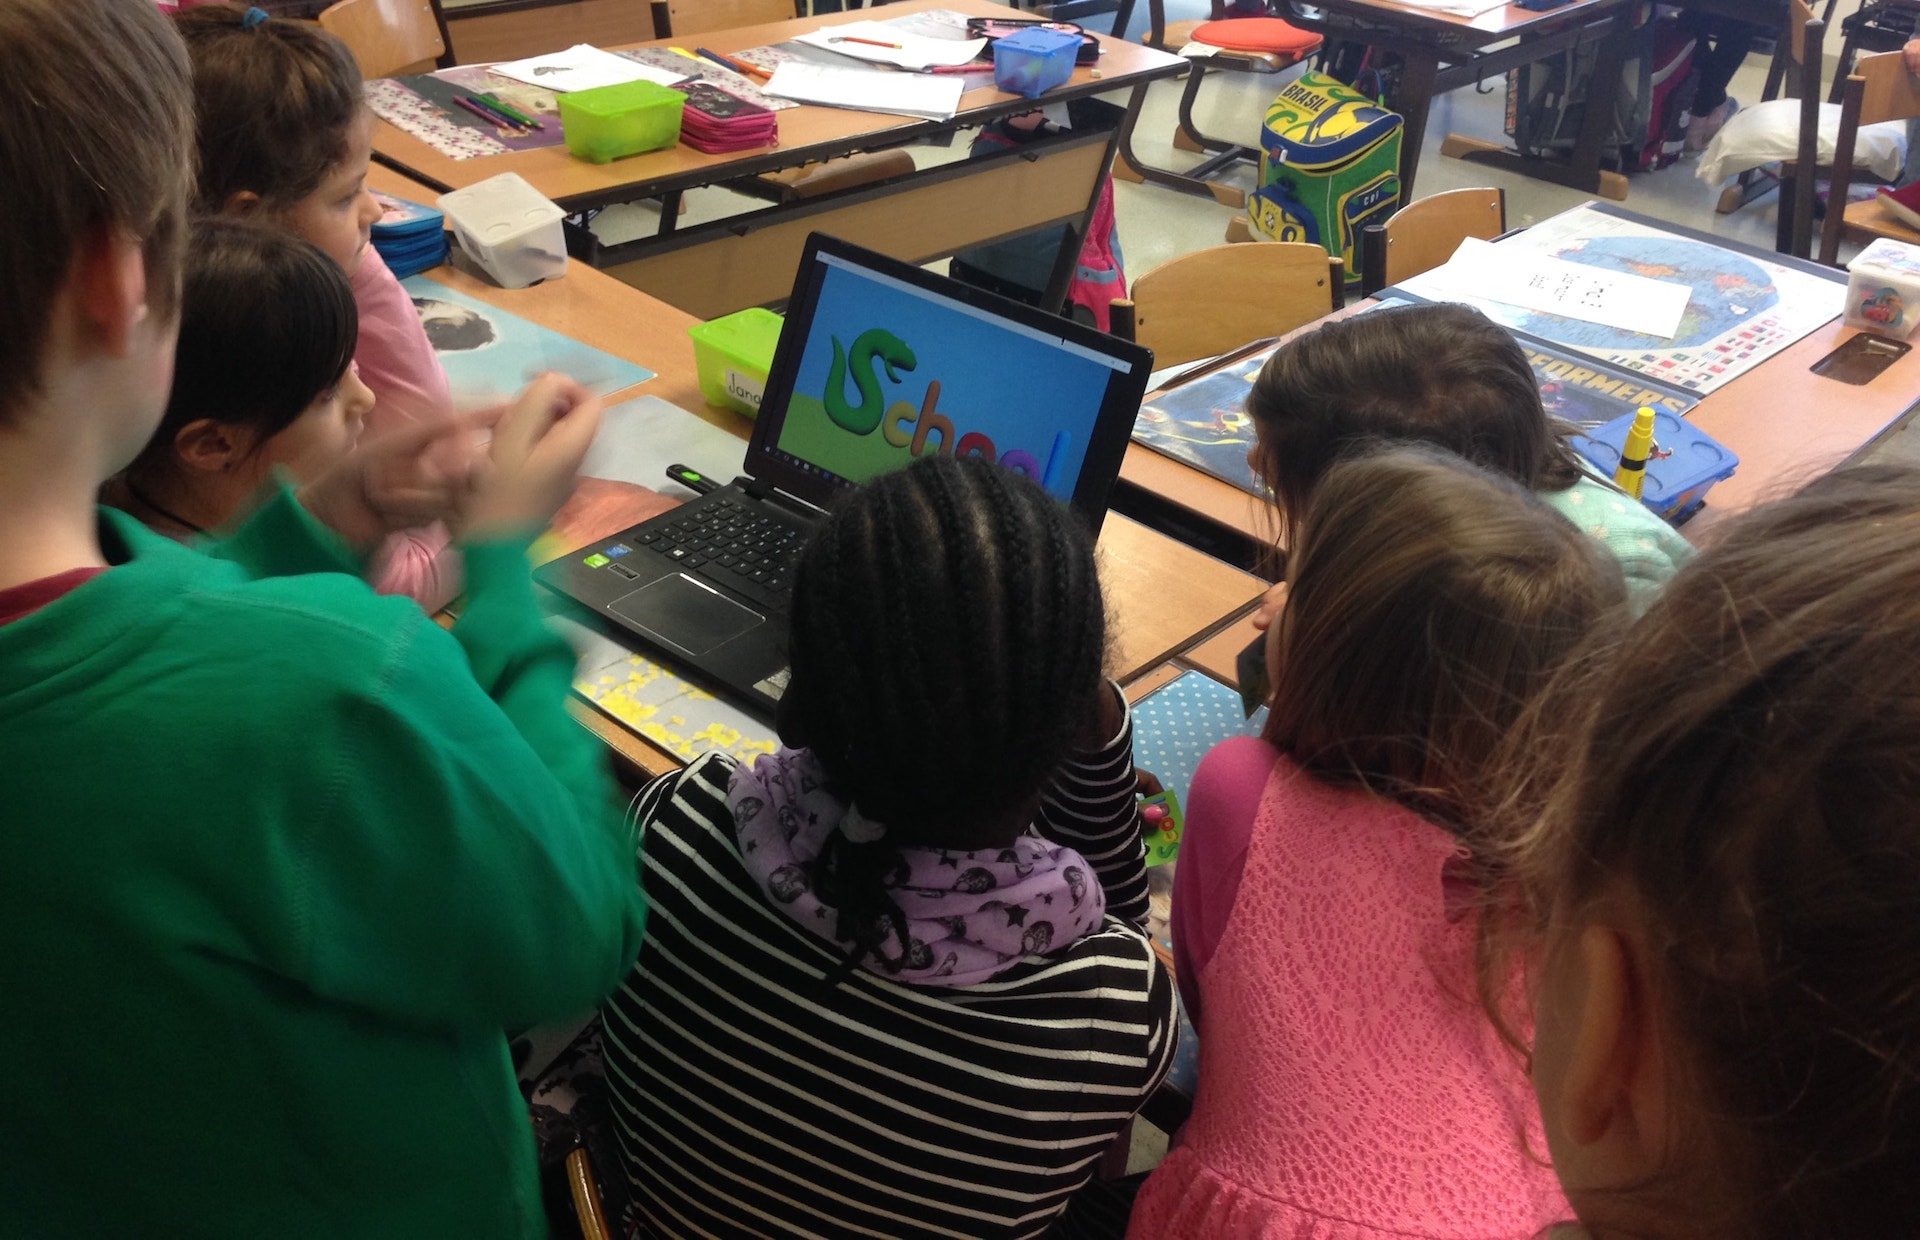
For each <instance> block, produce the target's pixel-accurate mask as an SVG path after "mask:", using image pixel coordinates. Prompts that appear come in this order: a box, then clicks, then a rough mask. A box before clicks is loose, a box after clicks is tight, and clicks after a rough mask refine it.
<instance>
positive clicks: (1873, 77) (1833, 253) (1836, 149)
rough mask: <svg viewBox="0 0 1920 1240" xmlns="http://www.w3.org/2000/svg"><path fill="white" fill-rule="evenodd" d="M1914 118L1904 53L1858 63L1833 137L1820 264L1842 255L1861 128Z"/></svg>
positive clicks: (1919, 98)
mask: <svg viewBox="0 0 1920 1240" xmlns="http://www.w3.org/2000/svg"><path fill="white" fill-rule="evenodd" d="M1916 116H1920V82H1916V81H1915V80H1914V76H1913V75H1912V74H1910V73H1908V72H1907V66H1906V60H1905V57H1904V56H1903V55H1902V54H1901V53H1899V52H1881V53H1880V54H1879V55H1877V56H1863V57H1861V58H1860V59H1859V60H1857V61H1855V62H1854V64H1853V72H1852V74H1850V75H1849V76H1848V77H1847V80H1846V82H1845V83H1844V84H1843V86H1842V88H1841V94H1840V129H1839V132H1838V133H1836V134H1835V135H1834V142H1833V175H1832V178H1831V181H1832V184H1831V187H1830V188H1829V189H1828V191H1827V201H1828V203H1829V204H1831V205H1830V206H1829V207H1828V210H1827V219H1826V224H1825V226H1824V227H1823V228H1822V229H1821V231H1820V261H1821V262H1823V263H1833V262H1835V261H1836V260H1837V259H1838V258H1839V257H1840V234H1841V231H1842V228H1843V227H1844V224H1845V219H1846V211H1845V205H1846V201H1847V186H1848V184H1849V183H1850V182H1851V181H1852V180H1853V150H1854V142H1855V140H1856V139H1857V138H1858V137H1859V135H1860V126H1862V125H1878V124H1881V123H1882V122H1884V121H1904V120H1911V119H1912V118H1913V117H1916ZM1909 158H1911V156H1909Z"/></svg>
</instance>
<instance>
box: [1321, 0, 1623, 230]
mask: <svg viewBox="0 0 1920 1240" xmlns="http://www.w3.org/2000/svg"><path fill="white" fill-rule="evenodd" d="M1285 3H1286V9H1287V12H1286V13H1284V14H1283V16H1285V17H1286V19H1287V20H1288V21H1290V22H1292V23H1293V24H1294V25H1297V26H1301V27H1303V28H1305V29H1308V30H1317V31H1319V32H1321V33H1322V34H1324V35H1326V36H1327V37H1328V38H1330V39H1333V38H1338V39H1350V40H1352V41H1354V42H1357V43H1365V44H1368V45H1370V46H1372V47H1375V48H1378V49H1380V50H1381V51H1386V52H1395V53H1398V54H1399V55H1400V57H1401V58H1402V60H1403V62H1404V65H1403V68H1402V69H1401V74H1400V85H1399V87H1398V89H1397V90H1396V91H1395V92H1394V95H1393V97H1392V98H1391V99H1390V100H1388V103H1389V105H1390V106H1391V107H1392V108H1393V109H1394V110H1395V111H1396V112H1399V113H1400V115H1401V116H1402V117H1404V118H1405V120H1406V130H1405V132H1404V134H1403V135H1402V138H1401V147H1400V194H1401V201H1403V202H1412V201H1413V187H1414V174H1415V172H1416V171H1418V169H1419V166H1420V145H1421V142H1422V141H1423V140H1424V138H1425V136H1426V130H1427V112H1428V109H1429V107H1430V106H1431V104H1432V101H1433V97H1434V96H1435V95H1438V94H1444V93H1445V92H1447V91H1450V90H1458V89H1459V88H1460V87H1462V86H1474V85H1478V84H1479V83H1481V82H1483V81H1488V80H1494V79H1497V78H1499V77H1500V75H1502V74H1504V73H1506V71H1507V70H1509V69H1512V68H1516V67H1518V66H1520V65H1525V64H1531V63H1533V62H1535V61H1537V60H1539V59H1541V58H1542V57H1544V56H1548V55H1551V54H1552V53H1554V52H1558V51H1564V50H1566V49H1567V48H1570V47H1572V46H1574V45H1575V44H1576V43H1580V42H1585V41H1589V40H1598V41H1599V44H1600V46H1599V54H1598V58H1597V59H1596V61H1595V64H1594V71H1593V81H1594V82H1596V83H1599V84H1601V89H1600V91H1598V92H1596V93H1593V94H1590V95H1589V96H1588V103H1587V107H1586V112H1585V115H1584V116H1583V118H1582V121H1581V128H1580V134H1579V137H1578V140H1577V141H1576V143H1575V145H1574V149H1573V152H1572V154H1571V155H1570V156H1569V157H1568V159H1567V160H1566V162H1564V163H1561V162H1558V161H1554V160H1546V159H1533V158H1526V157H1522V156H1521V155H1519V153H1518V152H1514V151H1509V150H1506V149H1504V148H1501V147H1497V146H1493V145H1491V144H1487V143H1480V142H1475V141H1473V140H1471V139H1466V138H1457V137H1449V138H1448V139H1447V144H1446V146H1444V147H1443V148H1442V149H1443V150H1444V151H1445V153H1447V154H1449V155H1457V156H1459V157H1461V158H1472V159H1474V160H1476V161H1478V162H1484V163H1491V164H1495V165H1497V166H1500V167H1503V168H1506V169H1507V170H1508V171H1512V172H1520V173H1523V174H1525V175H1527V176H1531V177H1537V178H1539V179H1541V180H1546V181H1552V182H1554V183H1556V184H1559V185H1567V186H1571V187H1573V188H1574V189H1579V190H1583V191H1585V192H1587V193H1590V194H1595V193H1597V194H1602V195H1604V196H1606V197H1608V198H1625V197H1626V196H1627V182H1626V178H1625V177H1624V176H1621V175H1620V174H1619V173H1610V172H1602V171H1601V169H1600V156H1601V154H1602V150H1601V145H1602V143H1603V142H1604V141H1605V138H1606V131H1607V129H1608V128H1609V127H1610V126H1611V125H1612V121H1613V98H1614V93H1615V92H1616V91H1617V90H1618V89H1619V82H1620V68H1621V65H1622V63H1623V62H1624V61H1625V58H1626V50H1627V42H1628V38H1629V36H1630V35H1631V34H1632V32H1633V17H1634V12H1635V10H1636V9H1637V8H1638V5H1637V4H1636V3H1634V2H1633V0H1569V2H1568V3H1566V4H1563V5H1561V6H1560V7H1559V8H1557V9H1552V10H1549V11H1547V12H1543V13H1536V12H1533V11H1532V10H1529V9H1523V8H1521V7H1520V6H1518V5H1515V4H1509V5H1505V6H1502V7H1501V8H1497V9H1491V10H1489V11H1487V12H1485V13H1482V14H1480V16H1478V17H1473V18H1467V17H1459V16H1456V15H1454V14H1450V13H1437V12H1434V11H1433V10H1431V9H1421V8H1414V7H1412V6H1410V5H1406V4H1401V3H1398V2H1397V0H1285Z"/></svg>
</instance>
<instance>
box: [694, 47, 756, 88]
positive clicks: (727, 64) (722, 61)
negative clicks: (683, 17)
mask: <svg viewBox="0 0 1920 1240" xmlns="http://www.w3.org/2000/svg"><path fill="white" fill-rule="evenodd" d="M693 50H694V51H696V52H698V53H700V54H701V55H702V56H705V57H706V58H707V59H708V60H711V61H712V62H713V63H714V64H716V65H719V66H720V67H721V68H722V69H731V70H733V71H734V72H735V73H739V74H743V75H744V76H746V77H750V78H756V79H758V80H760V81H763V82H764V81H765V80H766V79H768V78H770V77H772V76H773V75H772V74H771V73H768V72H767V71H766V70H765V69H762V68H761V67H760V66H759V65H750V64H748V63H747V62H746V61H744V60H735V59H734V58H733V57H731V56H722V55H721V54H720V53H719V52H716V51H713V50H711V49H709V48H704V47H696V48H694V49H693Z"/></svg>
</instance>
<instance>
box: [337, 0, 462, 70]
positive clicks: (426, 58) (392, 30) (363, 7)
mask: <svg viewBox="0 0 1920 1240" xmlns="http://www.w3.org/2000/svg"><path fill="white" fill-rule="evenodd" d="M320 28H321V29H323V30H325V31H326V32H327V33H328V34H331V35H333V36H335V37H336V38H338V39H339V40H340V41H341V42H342V43H345V44H346V45H347V47H348V48H349V49H351V50H352V52H353V58H354V59H355V60H357V61H359V62H360V75H361V76H362V77H365V78H383V77H396V76H399V75H401V74H406V73H425V72H427V71H428V70H430V69H432V68H434V66H436V65H441V64H452V63H453V57H452V54H451V53H450V52H449V50H448V47H449V45H448V42H447V25H446V19H445V18H444V17H443V16H441V13H440V6H439V4H438V3H436V2H435V0H339V3H338V4H332V5H328V6H327V7H326V8H325V9H322V10H321V11H320Z"/></svg>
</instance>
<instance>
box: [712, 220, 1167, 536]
mask: <svg viewBox="0 0 1920 1240" xmlns="http://www.w3.org/2000/svg"><path fill="white" fill-rule="evenodd" d="M1150 367H1151V355H1150V354H1148V353H1147V352H1146V351H1145V350H1143V349H1140V348H1138V347H1137V346H1134V345H1131V344H1128V343H1126V342H1123V341H1120V340H1118V339H1116V338H1114V337H1111V336H1107V335H1104V334H1103V333H1100V332H1097V331H1094V330H1093V329H1091V328H1087V327H1082V326H1080V325H1077V324H1074V323H1072V322H1071V321H1069V320H1067V319H1063V318H1060V317H1058V316H1056V315H1050V314H1045V313H1043V312H1041V311H1038V310H1035V309H1033V308H1031V307H1026V306H1021V305H1019V304H1018V303H1015V302H1011V301H1008V300H1006V299H1004V298H1000V297H997V296H995V295H993V294H989V293H985V292H982V291H980V290H977V289H973V288H970V287H968V286H966V285H962V284H960V283H958V282H956V281H953V280H949V279H947V278H946V277H944V276H938V275H934V274H932V273H930V272H926V271H923V270H921V269H920V268H917V267H911V266H909V265H907V264H904V263H899V262H896V261H894V260H892V259H887V258H883V257H881V256H879V255H876V254H869V253H867V252H866V251H862V250H858V249H856V248H855V247H852V246H848V245H846V244H844V243H841V242H836V241H834V240H832V239H831V238H826V237H822V236H819V235H818V234H816V235H815V237H814V239H813V240H812V241H811V242H809V244H808V247H807V252H806V254H805V256H804V257H803V259H802V270H801V273H800V277H799V280H798V282H797V284H796V287H795V290H794V297H793V299H792V301H791V302H790V303H789V305H788V313H787V323H786V327H785V329H784V330H783V332H782V334H781V339H780V346H779V350H778V353H777V355H776V357H775V361H774V365H773V370H772V373H771V374H770V375H769V377H768V384H767V390H766V395H765V398H764V399H763V401H762V403H761V407H760V415H759V420H758V424H757V425H756V427H755V430H754V448H755V453H754V458H753V459H751V460H750V461H749V463H748V466H749V472H750V473H752V474H754V475H755V476H762V475H763V474H774V475H777V476H779V478H781V479H784V481H779V482H778V484H779V485H783V486H787V488H788V489H789V490H793V491H794V493H796V494H798V495H800V497H801V498H803V499H807V500H809V501H810V502H815V503H819V502H823V499H822V497H824V498H831V495H832V493H833V492H834V491H837V490H839V489H842V488H845V487H849V486H854V485H858V484H859V483H862V482H865V481H866V480H867V479H869V478H871V477H873V476H874V475H875V474H879V473H883V472H885V471H887V470H890V469H898V468H900V467H902V466H904V465H906V464H907V463H908V462H909V461H911V460H913V459H914V458H915V457H916V456H920V455H923V454H925V453H928V452H944V453H958V454H963V455H977V456H984V457H987V458H989V459H991V460H994V461H997V462H998V463H999V464H1001V465H1004V466H1005V467H1007V468H1008V469H1011V470H1014V471H1016V472H1018V473H1022V474H1025V475H1027V476H1028V477H1030V478H1032V479H1033V480H1034V481H1036V482H1038V483H1039V484H1040V485H1041V486H1043V487H1044V488H1045V489H1046V490H1047V491H1048V492H1049V493H1051V494H1052V495H1054V496H1055V497H1057V498H1058V499H1060V500H1061V501H1062V502H1066V503H1072V504H1074V506H1075V507H1076V508H1080V509H1081V510H1082V511H1083V512H1085V513H1086V515H1087V516H1088V517H1089V519H1090V520H1091V521H1092V522H1093V523H1094V524H1095V525H1096V526H1097V525H1098V523H1099V517H1100V515H1101V514H1102V513H1104V511H1105V507H1106V502H1107V497H1108V494H1109V492H1110V491H1111V489H1112V485H1113V479H1114V476H1115V475H1116V474H1117V473H1118V470H1119V460H1120V455H1121V453H1123V452H1124V451H1125V447H1126V440H1127V437H1128V435H1129V434H1130V433H1131V430H1132V426H1133V421H1134V418H1135V416H1136V415H1137V413H1138V411H1139V405H1140V398H1141V395H1142V394H1143V392H1144V391H1145V386H1146V377H1147V371H1148V369H1149V368H1150ZM791 482H798V483H799V485H798V486H793V485H789V483H791ZM807 483H813V484H815V485H813V486H808V485H806V484H807ZM808 491H813V492H815V494H808V493H807V492H808Z"/></svg>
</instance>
